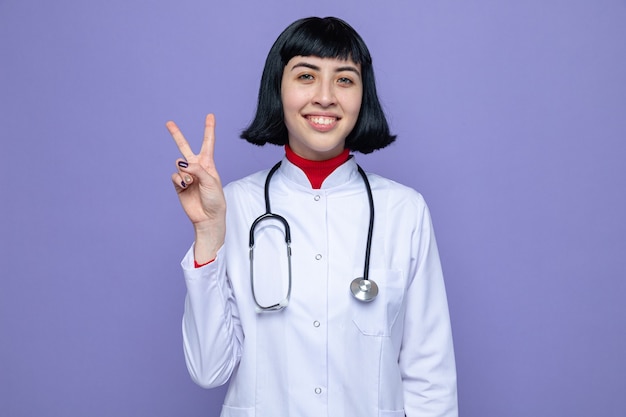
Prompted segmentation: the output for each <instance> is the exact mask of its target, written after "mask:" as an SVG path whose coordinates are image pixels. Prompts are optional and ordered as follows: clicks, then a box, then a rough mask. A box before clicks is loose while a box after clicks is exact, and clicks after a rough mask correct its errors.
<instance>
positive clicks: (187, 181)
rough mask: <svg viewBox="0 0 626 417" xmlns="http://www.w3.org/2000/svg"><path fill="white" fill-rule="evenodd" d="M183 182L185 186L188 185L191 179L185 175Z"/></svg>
mask: <svg viewBox="0 0 626 417" xmlns="http://www.w3.org/2000/svg"><path fill="white" fill-rule="evenodd" d="M184 180H185V182H186V183H187V184H189V183H190V182H191V177H190V176H189V175H185V176H184Z"/></svg>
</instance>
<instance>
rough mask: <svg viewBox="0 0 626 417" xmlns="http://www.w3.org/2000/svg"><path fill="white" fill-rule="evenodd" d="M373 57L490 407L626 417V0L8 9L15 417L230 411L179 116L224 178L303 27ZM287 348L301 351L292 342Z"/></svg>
mask: <svg viewBox="0 0 626 417" xmlns="http://www.w3.org/2000/svg"><path fill="white" fill-rule="evenodd" d="M308 15H322V16H325V15H337V16H340V17H343V18H345V19H346V20H347V21H349V22H350V23H351V24H352V25H353V26H354V27H355V28H356V29H357V30H358V31H359V32H360V33H361V34H362V36H363V37H364V39H365V40H366V42H367V43H368V45H369V47H370V49H371V52H372V54H373V56H374V60H375V70H376V74H377V79H378V86H379V93H380V96H381V99H382V101H383V103H384V106H385V109H386V111H387V113H388V115H389V119H390V122H391V125H392V129H393V131H394V132H395V133H397V134H398V135H399V139H398V141H397V143H396V144H394V145H393V146H391V147H389V148H387V149H385V150H384V151H382V152H378V153H374V154H372V155H369V156H360V157H359V162H360V163H361V164H362V165H363V166H364V167H365V168H366V170H369V171H375V172H378V173H380V174H382V175H385V176H388V177H390V178H393V179H396V180H398V181H400V182H403V183H406V184H409V185H411V186H413V187H414V188H416V189H418V190H419V191H421V192H422V193H423V194H424V196H425V197H426V199H427V201H428V203H429V205H430V207H431V211H432V213H433V218H434V222H435V227H436V230H437V237H438V242H439V246H440V252H441V256H442V260H443V262H444V271H445V273H446V280H447V288H448V295H449V302H450V310H451V315H452V324H453V330H454V337H455V345H456V354H457V362H458V375H459V401H460V408H461V414H462V416H464V417H485V416H487V417H530V416H532V417H544V416H545V417H554V416H568V417H589V416H602V417H618V416H620V417H621V416H624V415H625V414H624V413H625V411H624V405H623V403H624V400H623V398H624V391H625V390H626V384H625V382H624V376H625V375H626V354H625V352H626V331H625V330H626V326H625V325H626V308H625V306H624V298H625V296H626V284H625V278H626V273H625V272H626V268H625V267H626V239H625V236H626V222H625V221H624V207H625V206H626V191H625V190H626V163H625V156H626V145H625V139H626V81H625V80H626V24H625V23H624V22H626V2H624V1H617V0H613V1H609V0H597V1H591V0H587V1H582V0H567V1H566V0H560V1H557V0H542V1H539V0H530V1H506V2H505V1H496V0H491V1H488V0H482V1H478V0H476V1H447V0H439V1H408V0H407V1H384V2H376V3H375V4H370V3H369V2H362V1H359V0H344V1H343V2H335V1H329V0H324V1H316V2H306V3H305V2H302V4H297V2H292V1H279V0H269V1H264V2H243V1H237V0H235V1H231V2H219V3H218V2H208V1H200V0H179V1H176V2H173V1H172V2H166V1H159V2H155V1H148V0H107V1H99V2H96V1H79V0H55V1H44V0H38V1H37V0H34V1H27V0H0V135H1V137H2V148H1V151H0V157H1V161H0V162H1V164H0V169H1V171H0V181H1V184H2V185H1V187H2V189H1V197H0V198H1V199H2V200H1V201H2V204H1V206H0V207H1V208H0V210H1V213H2V216H1V218H0V243H1V247H0V276H1V280H0V415H2V416H11V417H20V416H65V417H78V416H81V417H82V416H92V417H99V416H144V415H145V416H213V415H217V413H218V410H219V407H220V402H221V399H222V397H223V394H224V390H223V389H217V390H211V391H207V390H203V389H201V388H199V387H197V386H195V385H194V384H193V383H192V382H191V380H190V378H189V377H188V375H187V371H186V369H185V364H184V358H183V352H182V344H181V334H180V320H181V315H182V308H183V297H184V293H185V288H184V283H183V280H182V276H181V272H180V269H179V261H180V259H181V257H182V255H183V254H184V252H185V251H186V249H187V247H188V245H189V244H190V243H191V240H192V238H193V236H192V230H191V227H190V226H189V224H188V221H187V220H186V218H185V216H184V214H183V212H182V210H181V209H180V207H179V205H178V201H177V199H176V196H175V194H174V192H173V190H172V187H171V184H170V180H169V176H170V174H171V172H173V170H174V160H175V158H177V157H178V152H177V149H176V147H175V145H174V143H173V141H172V140H171V139H170V137H169V135H168V134H167V131H166V130H165V127H164V123H165V122H166V121H167V120H169V119H173V120H175V121H176V122H178V123H179V125H180V126H182V129H183V131H184V132H185V133H186V135H187V137H188V138H189V139H190V141H192V142H193V143H194V144H195V145H199V143H200V141H201V135H202V128H203V119H204V115H205V113H206V112H209V111H211V112H215V113H216V116H217V122H218V127H217V135H218V144H217V149H216V153H217V158H218V168H220V172H221V174H222V177H223V180H224V182H229V181H231V180H234V179H236V178H239V177H241V176H243V175H245V174H248V173H251V172H253V171H256V170H258V169H261V168H265V167H268V166H269V165H270V164H272V163H273V162H274V161H276V160H277V159H279V158H280V157H281V155H282V149H280V148H276V147H266V148H257V147H253V146H251V145H248V144H247V143H245V142H244V141H242V140H239V139H238V132H239V131H240V130H241V129H242V128H243V127H244V126H245V125H246V124H247V122H248V121H249V120H250V118H251V117H252V114H253V111H254V108H255V104H256V93H257V89H258V82H259V78H260V75H261V70H262V66H263V62H264V59H265V56H266V54H267V51H268V50H269V48H270V46H271V43H272V42H273V41H274V39H275V38H276V36H277V35H278V34H279V32H280V31H281V30H282V29H283V28H284V27H285V26H286V25H287V24H289V23H290V22H291V21H293V20H295V19H296V18H300V17H304V16H308ZM277 342H278V343H280V341H277Z"/></svg>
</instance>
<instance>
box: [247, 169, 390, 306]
mask: <svg viewBox="0 0 626 417" xmlns="http://www.w3.org/2000/svg"><path fill="white" fill-rule="evenodd" d="M280 165H281V162H278V163H277V164H276V165H274V166H273V167H272V169H270V170H269V172H268V174H267V177H266V179H265V187H264V197H265V213H264V214H262V215H260V216H259V217H257V218H256V219H255V220H254V221H253V222H252V225H251V226H250V236H249V249H250V286H251V291H252V298H253V299H254V303H255V304H256V310H257V312H266V311H280V310H282V309H284V308H285V307H287V304H288V303H289V299H290V297H291V284H292V273H291V228H290V227H289V222H287V219H285V218H284V217H283V216H281V215H279V214H275V213H272V209H271V205H270V195H269V188H270V187H269V186H270V181H271V179H272V177H273V175H274V173H275V172H276V171H277V170H278V168H279V167H280ZM357 170H358V172H359V174H360V175H361V177H362V178H363V183H364V184H365V189H366V191H367V199H368V203H369V208H370V219H369V225H368V230H367V243H366V246H365V261H364V266H363V278H356V279H355V280H353V282H352V283H351V286H350V289H351V291H352V294H353V295H354V297H355V298H356V299H357V300H360V301H365V302H369V301H372V300H373V299H374V298H375V297H376V295H377V294H378V286H377V285H376V283H375V282H374V281H370V279H369V266H370V254H371V251H372V238H373V235H374V197H373V195H372V187H371V185H370V182H369V180H368V178H367V174H365V171H363V169H362V168H361V167H360V166H359V165H358V164H357ZM270 219H272V220H278V221H279V222H281V223H282V224H283V226H284V230H285V244H286V246H287V265H288V273H289V282H288V288H287V295H286V297H285V298H284V299H283V300H282V301H280V302H279V303H276V304H272V305H269V306H264V305H261V304H260V303H259V301H258V300H257V298H256V291H255V290H254V231H255V229H256V227H257V226H258V225H259V223H261V222H263V221H265V220H270ZM365 287H367V288H368V290H364V289H363V288H365ZM359 288H361V289H359Z"/></svg>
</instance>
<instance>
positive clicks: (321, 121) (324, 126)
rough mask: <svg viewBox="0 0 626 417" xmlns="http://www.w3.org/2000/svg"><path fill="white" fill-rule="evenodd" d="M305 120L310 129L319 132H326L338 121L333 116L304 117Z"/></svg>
mask: <svg viewBox="0 0 626 417" xmlns="http://www.w3.org/2000/svg"><path fill="white" fill-rule="evenodd" d="M306 119H307V120H308V122H309V125H311V127H313V128H314V129H315V130H319V131H327V130H330V129H332V128H333V127H335V125H336V124H337V120H339V119H338V118H337V117H335V116H319V115H309V116H306Z"/></svg>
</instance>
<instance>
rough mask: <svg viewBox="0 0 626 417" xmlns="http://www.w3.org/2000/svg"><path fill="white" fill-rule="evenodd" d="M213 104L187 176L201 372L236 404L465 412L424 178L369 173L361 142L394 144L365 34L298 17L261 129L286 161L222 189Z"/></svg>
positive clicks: (286, 37) (311, 410) (189, 269)
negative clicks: (404, 181) (414, 180)
mask: <svg viewBox="0 0 626 417" xmlns="http://www.w3.org/2000/svg"><path fill="white" fill-rule="evenodd" d="M214 126H215V119H214V116H213V115H208V116H207V118H206V126H205V135H204V141H203V144H202V149H201V151H200V153H198V154H194V153H193V152H192V151H191V149H190V147H189V145H188V143H187V141H186V140H185V138H184V137H183V135H182V133H181V132H180V130H179V129H178V127H177V126H176V125H175V124H174V123H173V122H168V123H167V127H168V129H169V131H170V133H171V134H172V136H173V138H174V140H175V141H176V143H177V145H178V148H179V149H180V152H181V153H182V155H183V157H184V159H179V160H177V172H176V173H175V174H173V176H172V180H173V183H174V187H175V188H176V191H177V193H178V196H179V198H180V202H181V204H182V206H183V208H184V210H185V212H186V214H187V215H188V217H189V219H190V220H191V222H192V224H193V226H194V230H195V242H194V245H193V247H192V248H191V249H190V250H189V252H188V253H187V255H186V256H185V258H184V259H183V261H182V267H183V271H184V275H185V280H186V284H187V297H186V302H185V313H184V318H183V336H184V350H185V357H186V361H187V367H188V369H189V372H190V374H191V376H192V378H193V379H194V381H196V382H197V383H198V384H199V385H201V386H203V387H215V386H219V385H222V384H224V383H226V382H227V381H229V380H230V386H229V389H228V393H227V396H226V399H225V401H224V405H223V407H222V414H221V415H222V416H237V417H243V416H246V417H252V416H255V417H265V416H267V417H279V416H280V417H284V416H298V417H301V416H315V417H320V416H332V417H336V416H358V417H366V416H387V417H391V416H405V415H406V416H409V417H413V416H415V417H427V416H428V417H435V416H436V417H452V416H456V415H457V400H456V372H455V363H454V354H453V348H452V337H451V331H450V322H449V315H448V308H447V301H446V295H445V289H444V282H443V276H442V272H441V266H440V262H439V256H438V253H437V247H436V243H435V237H434V234H433V229H432V226H431V220H430V215H429V212H428V208H427V207H426V204H425V203H424V200H423V199H422V197H421V195H420V194H418V193H417V192H416V191H414V190H412V189H410V188H408V187H405V186H403V185H400V184H398V183H395V182H393V181H390V180H388V179H385V178H382V177H380V176H377V175H374V174H365V173H364V172H363V170H361V168H360V167H359V166H358V165H357V163H356V160H355V158H354V157H353V156H351V155H350V151H353V152H361V153H369V152H372V151H374V150H376V149H381V148H384V147H385V146H387V145H388V144H389V143H391V142H392V141H393V140H394V139H395V137H394V136H392V135H390V133H389V128H388V124H387V121H386V118H385V116H384V114H383V111H382V109H381V106H380V103H379V100H378V97H377V94H376V87H375V82H374V73H373V69H372V61H371V57H370V54H369V51H368V49H367V47H366V45H365V43H364V42H363V40H362V39H361V37H360V36H359V35H358V34H357V33H356V32H355V31H354V29H352V28H351V27H350V26H349V25H348V24H346V23H345V22H343V21H342V20H340V19H337V18H324V19H320V18H307V19H302V20H298V21H296V22H294V23H293V24H291V25H290V26H289V27H288V28H287V29H285V31H284V32H283V33H282V34H281V35H280V36H279V37H278V39H277V40H276V42H275V43H274V45H273V47H272V49H271V50H270V52H269V55H268V57H267V61H266V63H265V69H264V72H263V76H262V80H261V87H260V91H259V101H258V108H257V113H256V117H255V119H254V120H253V122H252V123H251V125H250V126H249V127H248V128H247V129H246V130H245V131H244V132H243V133H242V137H243V138H245V139H246V140H248V141H249V142H251V143H254V144H257V145H263V144H265V143H272V144H276V145H282V146H285V157H284V158H283V160H282V161H281V162H280V163H279V164H277V165H276V166H275V167H273V168H272V169H271V170H266V171H263V172H259V173H256V174H253V175H251V176H249V177H246V178H243V179H241V180H239V181H236V182H234V183H232V184H229V185H228V186H227V187H225V188H224V189H222V186H221V183H220V178H219V175H218V173H217V170H216V168H215V164H214V159H213V148H214V141H215V137H214Z"/></svg>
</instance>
